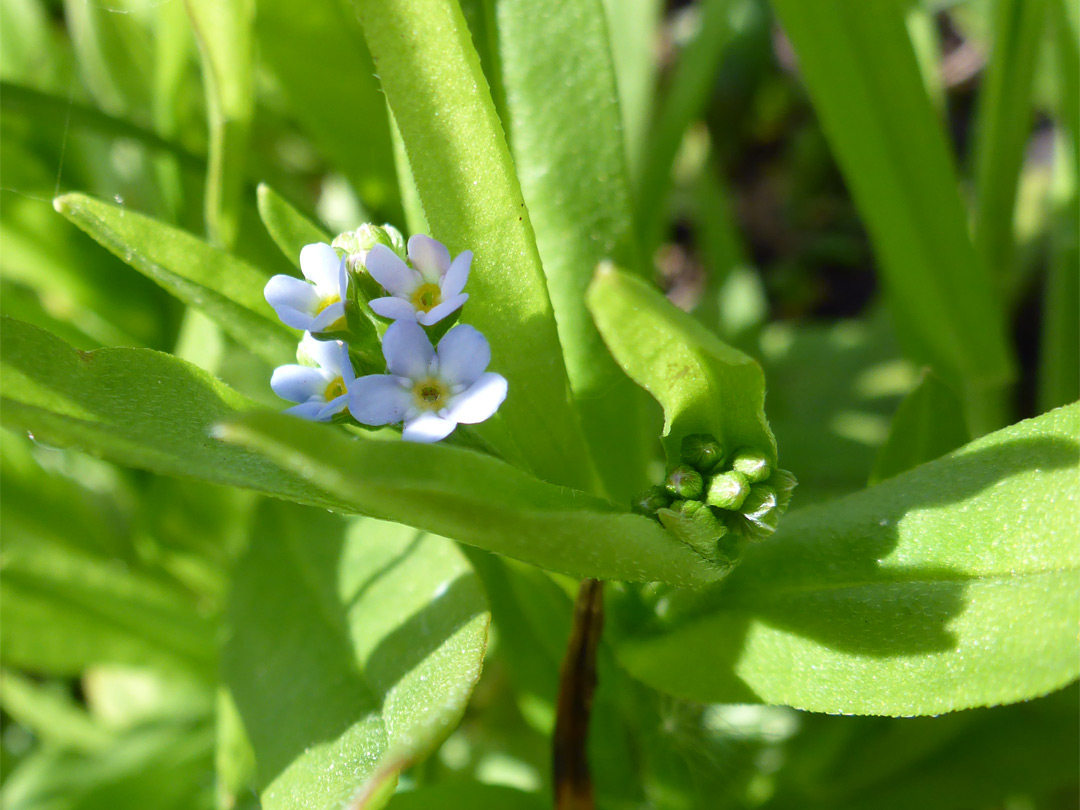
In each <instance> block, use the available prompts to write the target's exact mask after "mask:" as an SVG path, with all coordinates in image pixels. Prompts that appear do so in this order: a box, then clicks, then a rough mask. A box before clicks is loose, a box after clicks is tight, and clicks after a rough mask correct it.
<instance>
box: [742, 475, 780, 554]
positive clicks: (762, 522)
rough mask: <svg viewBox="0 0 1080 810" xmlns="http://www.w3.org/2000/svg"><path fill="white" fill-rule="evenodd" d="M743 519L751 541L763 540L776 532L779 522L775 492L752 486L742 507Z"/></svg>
mask: <svg viewBox="0 0 1080 810" xmlns="http://www.w3.org/2000/svg"><path fill="white" fill-rule="evenodd" d="M742 514H743V517H745V518H746V519H747V521H749V524H748V529H749V534H750V539H751V540H764V539H765V538H766V537H768V536H769V535H771V534H772V533H773V532H775V531H776V526H777V524H778V523H779V522H780V510H779V509H778V508H777V497H776V490H774V489H773V488H772V487H769V486H766V485H764V484H754V486H752V487H751V488H750V494H749V495H747V496H746V500H745V501H743V505H742Z"/></svg>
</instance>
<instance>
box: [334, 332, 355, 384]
mask: <svg viewBox="0 0 1080 810" xmlns="http://www.w3.org/2000/svg"><path fill="white" fill-rule="evenodd" d="M339 345H340V348H339V350H338V351H339V352H340V355H341V359H339V360H338V364H339V367H338V374H340V375H341V380H342V382H344V383H345V387H346V388H348V387H349V386H350V385H352V384H353V380H355V379H356V372H355V371H353V367H352V360H350V359H349V347H348V345H347V344H345V343H341V344H339Z"/></svg>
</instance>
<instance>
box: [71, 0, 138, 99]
mask: <svg viewBox="0 0 1080 810" xmlns="http://www.w3.org/2000/svg"><path fill="white" fill-rule="evenodd" d="M140 11H142V10H141V9H138V8H137V7H136V4H134V3H129V2H126V0H118V2H117V3H116V5H115V6H113V7H106V6H102V5H98V4H95V3H83V2H80V0H65V2H64V16H65V20H66V22H67V30H68V32H69V34H70V36H71V44H72V46H74V50H75V56H76V57H77V59H78V63H79V76H80V78H81V79H82V80H83V81H84V82H85V83H86V85H87V87H88V88H89V89H90V92H91V94H92V95H93V97H94V99H95V100H96V101H97V103H98V104H99V105H100V106H101V107H102V108H104V109H106V110H108V111H109V112H111V113H114V114H115V113H122V112H129V113H130V112H134V113H136V114H137V113H141V112H144V111H145V110H147V109H148V108H149V106H150V96H151V81H150V77H151V76H152V74H153V71H152V70H151V65H152V63H153V60H152V56H151V52H150V42H149V37H147V30H146V25H145V16H144V15H143V14H142V13H140Z"/></svg>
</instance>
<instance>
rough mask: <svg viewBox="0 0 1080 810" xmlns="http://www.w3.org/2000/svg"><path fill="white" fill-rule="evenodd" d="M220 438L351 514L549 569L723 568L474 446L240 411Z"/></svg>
mask: <svg viewBox="0 0 1080 810" xmlns="http://www.w3.org/2000/svg"><path fill="white" fill-rule="evenodd" d="M218 435H219V436H221V437H222V438H223V439H224V440H225V441H228V442H235V443H238V444H240V445H242V446H244V447H248V448H250V449H252V450H255V451H256V452H258V453H261V454H263V455H265V456H266V457H267V458H269V459H272V460H273V461H275V462H276V463H278V464H280V465H281V466H282V467H284V468H286V469H290V470H293V471H295V472H296V473H297V474H299V475H302V476H303V477H304V478H306V479H307V480H308V481H309V482H310V483H311V484H312V485H313V487H316V488H319V489H323V490H325V491H326V492H327V493H329V494H330V495H331V496H332V497H334V498H337V499H340V500H343V501H344V502H346V503H347V504H349V508H350V510H351V511H355V512H359V513H362V514H365V515H370V516H372V517H377V518H382V519H384V520H395V521H398V522H404V523H408V524H409V525H412V526H416V527H417V528H420V529H424V530H426V531H432V532H437V533H439V534H441V535H445V536H446V537H452V538H453V539H455V540H458V541H460V542H462V543H469V544H470V545H475V546H479V547H480V548H485V549H487V550H489V551H494V552H497V553H499V554H506V555H508V556H511V557H517V558H518V559H520V560H524V561H526V562H530V563H533V564H534V565H539V566H542V567H544V568H549V569H551V570H553V571H560V572H563V573H567V574H572V575H574V576H579V577H584V576H588V577H595V578H598V579H623V580H637V581H651V580H662V581H665V582H671V583H673V584H678V583H682V584H685V585H688V586H694V585H698V584H703V583H705V582H708V581H710V580H715V579H718V578H719V577H720V576H722V574H723V571H722V570H720V569H716V568H713V567H712V566H711V565H709V564H708V563H706V562H705V560H704V559H703V558H702V557H701V556H699V555H698V554H696V553H695V552H693V551H691V550H690V548H689V547H688V546H685V545H683V544H682V543H681V542H680V541H678V540H676V539H675V537H673V536H672V535H670V534H668V533H667V532H665V531H664V530H663V529H661V528H660V526H659V524H657V523H656V522H655V521H652V520H649V519H647V518H643V517H640V516H638V515H632V514H629V513H628V512H622V511H619V510H618V509H617V508H616V507H615V506H613V505H612V504H610V503H608V502H607V501H603V500H600V499H599V498H595V497H593V496H591V495H587V494H585V493H583V492H577V491H574V490H571V489H567V488H565V487H558V486H555V485H552V484H548V483H546V482H543V481H540V480H538V479H536V478H533V477H532V476H529V475H527V474H525V473H523V472H521V471H520V470H518V469H516V468H514V467H511V466H510V465H509V464H505V463H503V462H501V461H498V460H496V459H494V458H491V457H490V456H486V455H482V454H480V453H476V452H473V451H471V450H464V449H461V448H456V447H452V446H449V445H441V444H439V445H419V444H413V443H410V442H398V441H392V442H387V441H381V440H377V439H365V438H362V437H356V438H350V437H348V436H347V435H345V434H342V433H335V432H333V431H328V430H326V429H325V426H321V425H315V424H313V423H310V422H304V421H302V420H299V419H294V418H291V417H287V416H280V415H278V414H270V413H260V414H255V413H253V414H250V415H246V416H243V417H241V418H239V419H236V420H234V421H232V422H229V423H227V424H225V425H223V426H222V428H221V430H220V431H219V433H218Z"/></svg>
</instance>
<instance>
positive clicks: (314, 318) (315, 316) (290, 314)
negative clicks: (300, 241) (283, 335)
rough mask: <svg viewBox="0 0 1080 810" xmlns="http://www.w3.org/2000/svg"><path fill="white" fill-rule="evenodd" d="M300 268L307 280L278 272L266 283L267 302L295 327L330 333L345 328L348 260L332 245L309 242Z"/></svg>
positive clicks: (286, 322) (301, 256)
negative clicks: (346, 268) (311, 243)
mask: <svg viewBox="0 0 1080 810" xmlns="http://www.w3.org/2000/svg"><path fill="white" fill-rule="evenodd" d="M300 271H301V272H302V273H303V274H304V278H306V279H307V281H303V280H301V279H298V278H296V277H295V276H286V275H278V276H274V277H273V278H271V279H270V280H269V281H268V282H266V287H265V288H264V289H263V295H265V296H266V302H267V303H268V304H270V306H272V307H273V308H274V311H275V312H276V313H277V316H278V317H279V318H281V320H282V322H283V323H284V324H285V325H286V326H291V327H293V328H294V329H303V330H305V331H307V332H326V331H328V330H332V329H341V328H344V325H345V302H346V301H347V300H348V292H349V274H348V273H347V272H346V270H345V259H343V258H341V257H339V256H338V254H337V251H336V250H334V249H333V248H332V247H330V245H327V244H323V243H316V244H313V245H305V246H304V248H303V250H301V251H300Z"/></svg>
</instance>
